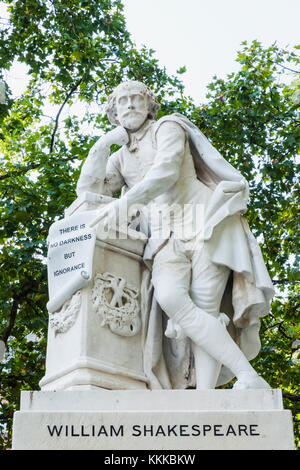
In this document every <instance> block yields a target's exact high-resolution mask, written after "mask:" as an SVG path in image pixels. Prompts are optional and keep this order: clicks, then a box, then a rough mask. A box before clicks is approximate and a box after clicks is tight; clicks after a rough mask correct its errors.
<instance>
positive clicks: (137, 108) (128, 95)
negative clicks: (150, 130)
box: [106, 80, 160, 131]
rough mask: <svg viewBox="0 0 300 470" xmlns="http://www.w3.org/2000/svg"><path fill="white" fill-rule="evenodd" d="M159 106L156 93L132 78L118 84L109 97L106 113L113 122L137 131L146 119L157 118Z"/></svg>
mask: <svg viewBox="0 0 300 470" xmlns="http://www.w3.org/2000/svg"><path fill="white" fill-rule="evenodd" d="M159 108H160V104H159V103H158V101H157V98H156V96H155V95H154V93H153V92H152V91H151V90H150V89H149V88H148V87H146V85H144V84H143V83H141V82H137V81H133V80H131V81H128V82H124V83H121V84H120V85H118V86H117V87H116V88H115V90H114V91H113V93H112V94H111V95H110V96H109V97H108V101H107V105H106V113H107V116H108V119H109V121H110V122H111V123H112V124H117V125H121V126H123V127H125V129H127V130H128V131H136V130H137V129H139V128H140V127H141V126H142V125H143V124H144V122H145V121H146V119H155V118H156V115H157V111H158V110H159Z"/></svg>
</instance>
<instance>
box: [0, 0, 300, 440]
mask: <svg viewBox="0 0 300 470" xmlns="http://www.w3.org/2000/svg"><path fill="white" fill-rule="evenodd" d="M6 4H7V6H8V15H9V21H7V24H6V23H5V22H3V23H4V24H1V30H0V78H1V77H2V78H3V77H5V71H9V70H10V69H11V66H12V64H13V63H14V62H15V61H18V62H21V63H24V64H26V66H27V67H28V75H29V78H30V80H29V84H28V87H27V89H26V90H25V92H24V93H23V94H22V95H21V96H20V97H19V98H14V99H13V98H12V95H11V92H10V89H9V84H7V83H6V102H5V103H2V104H1V103H0V155H1V168H0V197H1V212H0V219H1V223H0V266H1V269H0V285H1V298H0V309H1V315H0V339H1V341H2V342H3V343H5V345H6V350H7V352H6V357H5V361H3V363H2V364H1V365H0V373H1V387H0V390H1V393H0V401H1V405H0V406H1V414H0V433H1V436H2V437H0V449H1V448H3V449H4V448H7V447H9V446H10V439H11V423H12V416H13V412H14V411H15V410H17V409H18V407H19V398H20V390H25V389H27V390H38V388H39V386H38V383H39V380H40V379H41V378H42V377H43V375H44V372H45V371H44V366H45V352H46V337H47V323H48V318H47V316H48V315H47V310H46V302H47V301H48V290H47V271H46V264H45V259H46V254H47V246H46V237H47V233H48V230H49V227H50V225H51V224H52V223H53V222H54V221H55V220H56V219H57V218H58V217H61V216H62V214H63V211H64V209H65V208H66V207H67V206H68V205H70V204H71V203H72V202H73V200H74V199H75V197H76V195H75V185H76V181H77V179H78V176H79V171H80V164H81V162H82V161H83V160H84V159H85V157H86V155H87V153H88V151H89V149H90V148H91V146H92V145H93V143H94V142H95V137H91V136H90V135H89V133H88V132H85V131H84V129H86V128H89V126H90V125H91V124H92V126H93V129H94V133H96V134H97V135H100V134H101V133H102V132H105V131H106V130H107V129H109V128H110V124H109V122H108V121H107V119H106V118H105V117H103V116H102V114H101V113H100V112H99V111H101V107H102V105H103V103H104V102H105V99H106V96H107V95H108V94H109V93H110V92H111V91H112V89H113V88H114V87H115V86H116V85H117V84H118V83H120V82H121V81H123V80H126V79H136V80H142V81H143V82H144V83H146V84H147V85H149V86H150V87H151V88H152V89H153V90H154V91H155V92H156V93H157V95H158V97H159V99H160V101H161V103H162V108H161V110H160V115H163V114H168V113H172V112H174V111H176V112H181V113H182V114H185V115H186V116H187V117H189V118H190V119H191V120H192V121H193V122H194V123H195V124H196V125H197V126H198V127H200V128H201V129H202V130H203V132H204V133H205V134H206V135H207V137H208V138H209V139H210V140H211V141H212V142H213V144H214V145H215V146H216V147H217V148H218V149H219V150H220V152H221V153H222V154H223V155H224V157H225V158H226V159H228V161H230V162H231V163H232V164H233V165H234V166H236V167H237V168H238V169H239V170H240V171H241V172H242V173H243V175H244V176H245V177H246V178H247V180H248V181H249V183H250V187H251V189H252V191H251V200H250V205H249V210H248V213H247V217H248V219H249V222H250V224H251V227H252V230H253V232H254V233H255V235H256V236H257V237H258V239H259V241H260V243H261V248H262V251H263V255H264V258H265V261H266V263H267V266H268V269H269V272H270V275H271V276H272V278H273V279H274V282H275V285H276V288H277V295H276V298H275V300H274V302H273V305H272V311H271V314H270V315H269V316H268V317H266V318H265V319H263V322H262V329H261V339H262V350H261V352H260V354H259V356H258V357H257V358H256V359H255V360H254V361H253V363H254V365H255V367H256V368H257V370H258V371H259V372H260V373H261V375H263V376H264V377H265V378H266V380H267V381H268V382H269V383H270V384H271V386H272V387H274V388H282V389H283V393H284V397H285V406H286V407H289V408H291V409H292V411H293V414H294V416H296V413H297V403H298V401H297V400H299V390H298V389H297V382H298V383H299V377H298V378H297V361H298V365H299V356H298V358H297V352H296V349H295V345H296V340H297V319H298V318H299V306H297V299H298V297H299V295H298V297H297V285H298V284H297V265H298V259H297V256H296V255H297V248H298V239H297V231H296V228H297V227H296V223H297V210H298V197H299V189H297V180H296V178H297V172H296V169H297V167H296V162H295V159H296V156H297V152H299V140H300V131H299V115H298V110H299V102H298V101H297V96H298V95H297V93H299V91H297V90H298V88H297V87H298V86H299V85H298V84H297V83H298V81H297V77H299V76H295V80H296V82H295V84H294V85H290V86H288V85H287V80H286V74H288V73H290V72H289V71H288V70H287V69H292V70H294V69H295V70H299V68H300V66H299V57H298V56H297V55H296V53H294V52H287V51H284V50H280V49H279V48H278V47H277V46H276V44H274V45H272V46H271V47H269V48H267V49H263V48H262V46H261V45H260V44H259V43H258V42H256V41H254V42H253V43H252V44H251V45H247V44H246V43H244V44H243V45H242V50H241V51H240V52H239V53H238V57H237V60H238V62H239V63H240V70H239V71H238V72H237V73H235V74H231V75H229V76H228V77H227V79H226V80H220V79H218V78H217V77H215V78H214V80H213V81H212V83H211V84H210V85H209V86H208V90H209V93H208V96H207V99H208V101H207V103H206V104H205V105H198V104H195V103H194V102H193V100H192V99H191V98H189V97H186V96H185V94H184V88H183V85H182V82H181V81H180V79H179V78H177V77H171V76H169V75H168V74H167V73H166V71H165V70H164V69H163V68H161V67H160V66H159V65H158V61H157V59H155V55H154V51H152V50H147V49H146V48H142V49H141V50H137V49H136V47H135V45H134V43H133V42H132V40H131V38H130V35H129V33H128V31H127V30H126V24H125V21H124V16H123V14H122V10H123V7H122V3H121V2H120V1H117V0H52V1H51V0H14V1H11V0H7V1H6ZM184 72H185V67H181V68H180V69H179V70H178V73H179V74H182V73H184ZM1 74H2V75H1ZM95 103H96V105H97V106H98V108H97V109H96V108H95ZM75 105H76V106H75ZM75 108H76V110H77V111H74V109H75ZM78 109H80V113H79V112H78ZM95 109H96V111H95ZM66 110H68V112H67V113H66ZM49 114H50V115H49ZM297 191H298V192H297ZM298 294H299V292H298ZM297 315H298V317H297ZM298 339H299V338H298Z"/></svg>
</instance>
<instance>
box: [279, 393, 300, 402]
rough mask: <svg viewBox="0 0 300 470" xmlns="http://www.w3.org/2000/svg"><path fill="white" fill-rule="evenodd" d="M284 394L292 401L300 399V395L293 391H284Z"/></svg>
mask: <svg viewBox="0 0 300 470" xmlns="http://www.w3.org/2000/svg"><path fill="white" fill-rule="evenodd" d="M282 396H283V397H284V398H287V399H288V400H291V401H300V395H294V394H293V393H287V392H283V393H282Z"/></svg>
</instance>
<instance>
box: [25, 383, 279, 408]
mask: <svg viewBox="0 0 300 470" xmlns="http://www.w3.org/2000/svg"><path fill="white" fill-rule="evenodd" d="M176 407H179V409H184V410H188V411H216V410H224V411H225V410H227V411H230V410H234V411H238V410H240V411H241V410H244V411H245V410H247V411H266V410H283V405H282V394H281V390H277V389H275V390H271V389H269V390H262V389H261V390H251V391H248V390H229V389H228V390H221V389H217V390H163V391H162V390H104V389H100V388H98V390H97V391H89V392H88V391H82V390H77V391H76V388H75V387H74V389H73V391H57V392H55V393H53V392H49V391H41V392H37V391H31V392H30V391H23V392H21V410H22V411H43V410H47V411H97V410H99V409H101V410H105V411H116V412H117V411H118V412H119V411H174V410H176Z"/></svg>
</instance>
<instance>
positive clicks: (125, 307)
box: [92, 273, 141, 336]
mask: <svg viewBox="0 0 300 470" xmlns="http://www.w3.org/2000/svg"><path fill="white" fill-rule="evenodd" d="M138 295H139V291H138V290H137V289H135V288H133V287H130V286H128V285H127V281H126V280H125V279H123V278H122V277H119V276H115V275H113V274H110V273H103V274H97V275H96V276H95V280H94V287H93V290H92V301H93V306H94V308H95V310H96V312H97V313H98V315H99V316H100V318H101V325H102V326H105V325H108V326H109V328H110V330H111V331H112V332H113V333H115V334H118V335H121V336H134V335H136V334H137V333H138V332H139V331H140V329H141V319H140V307H139V302H138Z"/></svg>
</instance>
